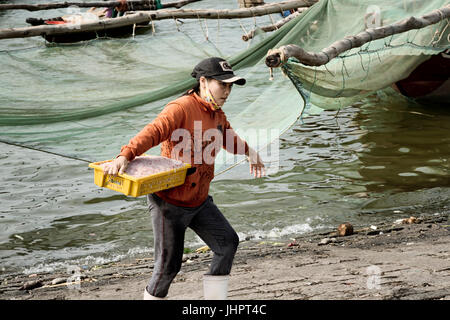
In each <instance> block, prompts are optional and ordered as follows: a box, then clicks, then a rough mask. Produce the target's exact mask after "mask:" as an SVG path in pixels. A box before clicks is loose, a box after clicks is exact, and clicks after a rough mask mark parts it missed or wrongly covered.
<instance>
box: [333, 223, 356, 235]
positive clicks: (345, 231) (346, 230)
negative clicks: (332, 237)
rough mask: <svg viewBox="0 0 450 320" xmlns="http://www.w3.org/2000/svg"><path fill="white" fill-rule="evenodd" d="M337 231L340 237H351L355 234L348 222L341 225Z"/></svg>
mask: <svg viewBox="0 0 450 320" xmlns="http://www.w3.org/2000/svg"><path fill="white" fill-rule="evenodd" d="M337 230H338V231H337V232H338V236H340V237H344V236H349V235H352V234H353V226H352V225H351V224H350V223H348V222H345V223H342V224H340V225H339V226H338V228H337Z"/></svg>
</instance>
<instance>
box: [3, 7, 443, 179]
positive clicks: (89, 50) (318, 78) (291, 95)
mask: <svg viewBox="0 0 450 320" xmlns="http://www.w3.org/2000/svg"><path fill="white" fill-rule="evenodd" d="M446 3H448V1H442V0H432V1H412V0H411V1H386V0H377V1H355V0H353V1H349V0H346V1H339V0H333V1H331V0H328V1H327V0H321V1H319V2H318V3H317V4H315V5H314V6H313V7H311V8H310V9H309V10H307V11H306V12H305V13H304V14H302V15H300V16H299V17H297V18H296V19H294V20H292V21H290V22H289V23H287V24H286V25H285V26H283V27H282V28H280V29H279V30H277V31H275V32H273V33H270V34H265V35H260V36H259V37H258V38H257V39H254V41H253V42H252V43H251V44H250V45H249V46H248V48H245V47H246V46H247V44H244V43H243V42H242V41H241V42H239V41H234V40H236V39H237V38H240V37H241V35H242V29H243V28H242V23H241V22H240V21H239V22H238V21H226V22H224V21H214V22H210V21H209V22H206V21H202V20H200V19H199V20H198V21H195V20H193V21H192V20H191V21H188V20H186V21H171V22H162V21H161V22H157V23H155V25H156V32H155V33H154V34H147V35H145V36H141V37H136V38H130V39H103V40H102V39H98V40H94V41H89V42H86V43H81V44H76V45H46V46H34V47H31V48H30V49H23V48H22V49H20V50H15V48H16V47H20V45H19V41H18V40H17V41H15V42H11V43H10V44H8V45H3V46H2V47H0V59H1V61H2V62H1V63H2V65H1V66H2V70H1V71H2V72H1V78H0V81H1V85H0V87H1V89H0V90H1V91H0V140H1V141H4V142H8V143H14V144H17V145H22V146H27V147H31V148H35V149H38V150H43V151H47V152H53V153H56V154H61V155H65V156H68V157H73V158H76V159H80V160H85V161H100V160H105V159H110V158H113V157H115V156H116V155H117V154H118V152H119V150H120V147H121V146H122V145H124V144H126V143H127V142H128V141H129V139H130V138H132V137H133V136H134V135H135V134H136V133H137V132H138V131H139V130H140V129H142V128H143V127H144V126H145V125H146V124H147V123H149V122H151V121H152V120H153V119H154V118H155V117H156V116H157V115H158V113H159V112H160V111H161V110H162V108H163V107H164V106H165V104H166V103H167V102H169V101H170V100H172V99H175V98H176V97H178V96H180V95H181V94H182V93H183V92H184V91H186V90H188V89H189V88H191V87H192V86H193V85H194V83H195V81H194V79H192V78H191V76H190V72H191V70H192V68H193V66H194V65H195V64H197V63H198V62H199V61H200V60H201V59H203V58H206V57H209V56H221V57H224V58H227V59H228V60H229V61H230V63H231V64H232V66H233V68H234V70H235V72H236V73H237V74H239V75H242V76H245V77H246V78H247V85H246V86H245V87H243V88H240V87H238V86H235V87H234V89H233V91H232V93H231V96H230V98H229V101H228V102H227V103H226V105H225V107H224V111H225V113H226V114H227V116H228V119H229V121H230V123H231V125H232V126H233V127H234V128H235V129H236V131H237V132H238V133H239V134H241V135H242V137H243V138H245V139H247V140H249V142H250V144H251V145H252V146H253V147H254V148H255V149H258V150H261V149H263V148H264V147H266V146H268V145H270V144H271V142H273V141H274V140H276V139H277V138H278V136H279V135H281V134H282V133H283V132H284V131H285V130H287V129H288V128H289V127H290V126H291V125H292V124H293V123H294V122H295V121H296V120H297V119H298V117H299V116H300V115H301V114H302V112H303V109H304V106H305V100H306V101H308V104H307V106H308V108H309V110H311V108H313V107H320V108H323V109H338V108H340V107H343V106H347V105H349V104H350V103H352V102H354V101H355V100H358V99H361V98H362V97H364V96H365V95H367V94H369V93H371V92H373V91H375V90H379V89H382V88H384V87H387V86H389V85H390V84H391V83H392V82H395V81H397V80H400V79H402V78H405V77H406V76H407V75H408V74H409V73H410V72H411V71H412V70H413V69H414V68H415V67H416V66H417V65H419V64H420V63H421V62H423V61H425V60H426V59H428V58H429V57H430V55H433V54H437V53H439V52H441V51H443V50H444V49H446V48H449V43H448V33H449V30H450V28H447V26H448V20H444V21H442V22H441V23H438V24H436V25H432V26H430V27H428V28H425V29H423V30H413V31H410V32H407V33H404V34H400V35H396V36H393V37H389V38H387V39H382V40H377V41H373V42H370V43H368V44H367V45H364V46H363V47H362V48H358V49H354V50H352V51H350V52H346V53H345V54H343V55H342V56H341V57H339V58H337V59H334V60H332V61H331V62H330V63H328V64H327V65H326V66H322V67H307V66H304V65H302V64H300V63H298V62H296V61H294V60H290V61H288V62H287V63H286V64H285V65H284V67H283V71H284V72H285V73H286V74H287V75H288V77H289V78H290V79H291V80H292V82H293V83H294V85H292V83H291V82H290V81H288V79H287V78H286V77H284V76H283V75H282V74H281V73H280V72H275V78H274V80H272V81H271V80H269V72H268V68H267V67H266V66H265V64H264V59H265V56H266V54H267V51H268V50H269V49H272V48H277V47H280V46H282V45H286V44H297V45H300V46H302V47H303V48H304V49H306V50H307V51H320V50H321V49H323V48H325V47H327V46H329V45H330V44H331V43H332V42H334V41H336V40H339V39H342V38H343V37H345V36H347V35H354V34H357V33H359V32H361V31H362V30H364V29H365V27H366V24H367V21H369V22H370V23H372V22H371V21H372V20H367V18H366V19H365V17H366V16H367V14H368V13H370V12H377V13H378V15H379V17H380V22H379V23H380V24H381V25H386V24H391V23H394V22H397V21H399V20H401V19H404V18H407V17H409V16H411V15H415V16H420V15H423V14H426V13H429V12H430V11H432V10H433V9H437V8H440V7H441V6H443V5H444V4H446ZM198 5H199V6H200V5H201V4H200V3H199V4H198ZM220 6H223V7H224V8H232V7H234V6H235V4H234V3H233V2H231V1H224V2H223V3H221V4H220ZM194 7H195V6H194ZM258 19H260V18H258ZM258 19H256V18H255V19H254V21H255V26H256V24H257V21H258V24H259V25H261V24H267V22H268V21H270V20H269V19H268V18H267V17H266V20H265V21H266V22H265V23H264V22H262V23H260V21H261V20H258ZM208 26H209V27H208ZM38 41H43V40H42V39H37V38H34V39H33V40H32V42H33V43H34V44H36V43H37V42H38ZM299 92H300V93H301V95H300V94H299ZM255 132H256V135H255ZM149 153H158V149H157V148H155V149H154V150H151V151H150V152H149ZM242 160H243V157H239V156H238V157H236V156H234V155H229V154H224V153H223V152H222V154H219V156H218V158H217V162H216V173H220V172H224V171H226V170H227V169H229V168H231V167H233V166H234V165H235V164H237V163H239V162H240V161H242Z"/></svg>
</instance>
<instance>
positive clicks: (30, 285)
mask: <svg viewBox="0 0 450 320" xmlns="http://www.w3.org/2000/svg"><path fill="white" fill-rule="evenodd" d="M42 286H43V283H42V281H41V280H33V281H27V282H25V283H24V284H23V285H22V286H21V287H20V288H19V290H33V289H36V288H39V287H42Z"/></svg>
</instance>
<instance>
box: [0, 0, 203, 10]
mask: <svg viewBox="0 0 450 320" xmlns="http://www.w3.org/2000/svg"><path fill="white" fill-rule="evenodd" d="M198 1H201V0H183V1H178V2H169V3H162V4H161V5H162V8H163V9H165V8H181V7H183V6H185V5H187V4H189V3H192V2H198ZM151 3H152V2H149V1H148V0H129V1H126V2H123V1H102V2H100V1H97V2H56V3H42V4H0V11H2V10H14V9H21V10H28V11H39V10H51V9H61V8H68V7H71V6H74V7H79V8H90V7H99V8H112V7H120V6H123V5H124V4H125V5H127V6H128V8H130V9H131V10H135V9H136V10H144V9H145V8H146V7H149V4H151Z"/></svg>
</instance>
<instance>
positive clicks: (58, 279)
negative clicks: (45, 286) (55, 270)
mask: <svg viewBox="0 0 450 320" xmlns="http://www.w3.org/2000/svg"><path fill="white" fill-rule="evenodd" d="M66 281H67V279H66V278H55V279H53V280H52V285H55V284H60V283H64V282H66Z"/></svg>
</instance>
